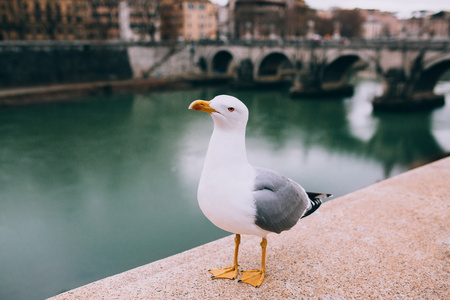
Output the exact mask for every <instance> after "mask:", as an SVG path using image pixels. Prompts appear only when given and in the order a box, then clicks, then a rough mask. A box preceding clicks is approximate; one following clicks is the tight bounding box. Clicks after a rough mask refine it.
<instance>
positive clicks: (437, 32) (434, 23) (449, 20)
mask: <svg viewBox="0 0 450 300" xmlns="http://www.w3.org/2000/svg"><path fill="white" fill-rule="evenodd" d="M428 31H429V33H430V37H431V38H433V39H448V38H450V12H447V11H441V12H438V13H437V14H434V15H431V16H430V17H429V19H428Z"/></svg>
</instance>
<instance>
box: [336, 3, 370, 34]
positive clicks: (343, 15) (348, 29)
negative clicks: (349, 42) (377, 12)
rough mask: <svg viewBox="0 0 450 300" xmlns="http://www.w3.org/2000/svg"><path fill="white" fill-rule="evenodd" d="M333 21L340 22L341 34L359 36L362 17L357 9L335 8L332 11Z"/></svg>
mask: <svg viewBox="0 0 450 300" xmlns="http://www.w3.org/2000/svg"><path fill="white" fill-rule="evenodd" d="M333 22H339V24H341V36H343V37H350V38H352V37H361V36H362V24H363V22H364V17H363V16H362V15H361V12H360V11H359V9H352V10H349V9H336V10H335V11H334V12H333Z"/></svg>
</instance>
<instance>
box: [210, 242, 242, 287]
mask: <svg viewBox="0 0 450 300" xmlns="http://www.w3.org/2000/svg"><path fill="white" fill-rule="evenodd" d="M234 242H235V244H236V247H235V249H234V263H233V266H232V267H228V268H220V269H214V270H209V272H210V273H211V274H212V275H213V276H212V277H211V278H212V279H217V278H225V279H232V280H233V279H235V278H236V277H237V275H238V266H239V264H238V253H239V244H240V243H241V235H240V234H236V237H235V238H234Z"/></svg>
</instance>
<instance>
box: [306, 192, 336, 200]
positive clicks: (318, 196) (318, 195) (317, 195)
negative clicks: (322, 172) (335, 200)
mask: <svg viewBox="0 0 450 300" xmlns="http://www.w3.org/2000/svg"><path fill="white" fill-rule="evenodd" d="M306 193H307V194H308V197H309V199H311V200H313V199H326V198H330V197H333V194H327V193H315V192H306Z"/></svg>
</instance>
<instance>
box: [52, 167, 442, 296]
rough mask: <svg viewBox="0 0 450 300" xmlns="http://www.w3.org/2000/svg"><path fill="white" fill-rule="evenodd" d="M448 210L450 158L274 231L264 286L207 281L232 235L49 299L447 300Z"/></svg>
mask: <svg viewBox="0 0 450 300" xmlns="http://www.w3.org/2000/svg"><path fill="white" fill-rule="evenodd" d="M324 185H326V183H324ZM324 188H325V189H326V186H324ZM449 206H450V158H446V159H443V160H440V161H438V162H434V163H432V164H429V165H426V166H423V167H420V168H417V169H414V170H412V171H409V172H406V173H404V174H401V175H399V176H396V177H393V178H391V179H388V180H385V181H382V182H380V183H377V184H374V185H372V186H369V187H367V188H365V189H362V190H359V191H356V192H354V193H351V194H348V195H346V196H343V197H341V198H338V199H335V200H332V201H330V202H327V203H326V204H324V205H323V206H322V207H321V208H320V209H319V211H318V212H317V213H315V214H313V215H312V216H310V217H308V218H306V219H304V220H301V221H300V222H299V223H298V224H297V225H296V226H295V227H294V228H293V229H291V230H290V231H288V232H285V233H282V234H280V235H275V234H273V235H269V237H268V241H269V243H268V248H267V249H268V255H267V276H266V279H265V281H264V283H263V284H262V286H261V287H260V288H258V289H255V288H253V287H251V286H249V285H246V284H239V283H238V282H237V281H236V280H235V281H231V280H211V279H210V275H209V273H208V271H207V270H208V269H210V268H218V267H224V266H228V265H231V263H232V260H233V251H234V241H233V237H232V236H229V237H226V238H223V239H220V240H217V241H214V242H211V243H209V244H206V245H203V246H200V247H197V248H194V249H192V250H189V251H186V252H183V253H180V254H177V255H174V256H171V257H169V258H166V259H163V260H160V261H156V262H153V263H150V264H148V265H145V266H142V267H139V268H136V269H133V270H130V271H127V272H124V273H121V274H118V275H115V276H112V277H109V278H105V279H103V280H100V281H97V282H94V283H91V284H88V285H86V286H83V287H80V288H77V289H75V290H72V291H68V292H66V293H63V294H60V295H58V296H55V297H53V298H51V299H53V300H60V299H187V298H190V299H216V298H223V299H302V298H303V299H353V298H359V299H373V298H376V299H398V298H401V299H404V298H415V299H449V298H450V280H449V279H450V214H449V208H450V207H449ZM211 226H213V225H211ZM192 234H195V232H193V233H192ZM143 238H145V237H143ZM259 242H260V241H259V239H258V238H256V237H248V236H243V237H242V244H241V249H240V257H239V262H240V269H241V270H243V269H245V270H249V269H256V268H258V267H259V262H260V247H259Z"/></svg>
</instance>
